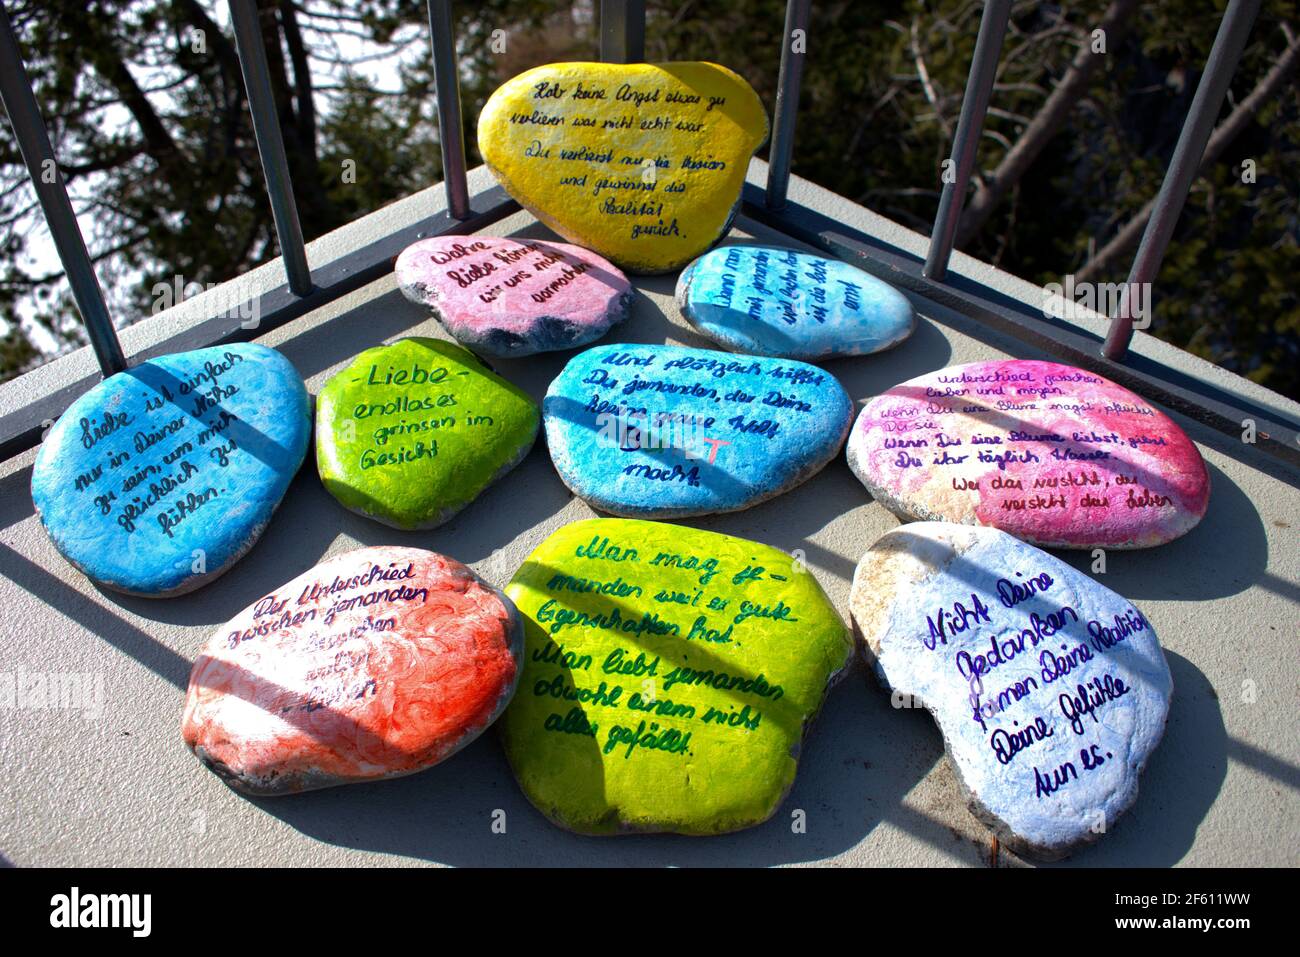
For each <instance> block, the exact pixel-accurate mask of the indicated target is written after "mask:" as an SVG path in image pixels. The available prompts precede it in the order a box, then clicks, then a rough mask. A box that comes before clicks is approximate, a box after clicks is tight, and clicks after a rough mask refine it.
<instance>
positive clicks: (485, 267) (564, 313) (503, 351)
mask: <svg viewBox="0 0 1300 957" xmlns="http://www.w3.org/2000/svg"><path fill="white" fill-rule="evenodd" d="M397 284H398V286H400V287H401V290H402V294H403V295H404V296H406V298H407V299H410V300H411V301H412V302H418V303H421V304H422V305H426V306H429V307H430V308H431V309H433V311H434V313H435V315H437V317H438V320H439V321H440V322H441V323H442V324H443V326H444V327H445V328H446V330H447V331H448V332H449V333H451V335H452V336H454V337H455V338H456V340H457V341H458V342H460V343H461V344H462V345H464V346H466V347H468V348H470V349H473V350H475V351H476V352H481V353H485V354H487V355H493V356H501V357H503V358H511V357H515V356H527V355H532V354H533V353H535V352H548V351H551V350H555V349H573V348H576V347H577V346H583V345H586V344H587V343H589V342H594V341H595V340H597V339H599V338H600V337H601V336H603V335H604V334H605V333H606V332H608V331H609V329H610V327H611V326H613V325H615V324H616V323H618V322H620V321H622V319H623V318H624V317H625V316H626V315H627V310H628V307H629V306H630V305H631V303H632V286H631V284H630V283H629V282H628V280H627V277H626V276H624V275H623V273H622V272H620V271H619V269H618V267H617V266H615V265H614V264H613V263H611V262H609V260H607V259H602V258H601V257H600V256H597V255H596V254H595V253H593V252H591V251H590V250H587V249H583V248H582V247H580V246H571V245H569V244H568V243H552V242H545V241H542V240H516V239H502V238H497V237H493V236H439V237H436V238H433V239H422V240H420V241H419V242H418V243H414V244H412V245H410V246H408V247H406V249H404V250H402V254H401V255H400V256H398V257H397Z"/></svg>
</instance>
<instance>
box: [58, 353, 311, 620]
mask: <svg viewBox="0 0 1300 957" xmlns="http://www.w3.org/2000/svg"><path fill="white" fill-rule="evenodd" d="M310 435H311V402H310V399H309V397H308V395H307V389H306V387H305V386H304V385H303V382H302V379H300V378H299V377H298V373H297V372H296V371H295V370H294V368H293V366H292V365H291V364H290V363H289V360H287V359H285V358H284V356H282V355H280V353H278V352H276V351H275V350H274V349H268V348H267V347H266V346H260V345H253V344H242V345H230V346H214V347H212V348H209V349H198V350H196V351H194V352H183V353H179V354H177V355H170V356H163V357H161V358H158V359H151V360H150V361H148V362H143V363H141V364H140V365H137V366H134V367H133V368H131V369H128V370H127V371H125V372H119V373H118V374H117V375H115V376H112V377H111V378H109V379H106V380H104V381H103V382H101V383H100V384H99V385H97V386H95V388H93V389H91V390H90V391H89V392H87V393H86V394H85V395H83V396H82V397H81V398H79V399H78V400H77V401H76V402H74V403H73V404H72V405H71V406H70V407H69V409H68V411H67V412H65V413H64V414H63V416H62V417H61V418H60V419H59V421H58V422H57V423H56V424H55V425H54V427H53V428H52V429H51V430H50V433H49V435H48V436H47V437H46V438H45V441H44V442H43V443H42V444H41V448H40V452H39V453H38V454H37V456H36V465H35V466H34V468H33V469H32V501H33V502H34V503H35V504H36V509H37V511H38V512H39V513H40V516H41V521H42V522H43V523H44V524H45V529H46V531H47V532H48V533H49V535H50V539H51V540H52V541H53V542H54V545H55V547H57V548H58V550H59V551H60V552H62V553H63V555H64V557H65V558H67V559H68V561H70V562H71V563H72V564H73V565H75V566H76V567H77V568H79V569H80V570H81V571H82V572H84V573H85V574H86V575H87V576H88V577H89V578H91V579H93V580H94V581H96V582H99V583H100V584H102V585H104V586H105V587H107V588H112V589H114V590H116V591H122V592H127V593H130V594H133V595H143V596H146V597H166V596H169V595H179V594H183V593H184V592H188V591H192V590H193V589H195V588H198V587H199V586H200V585H203V584H206V583H207V582H209V581H211V580H212V579H214V578H216V577H217V576H218V575H220V574H221V573H222V572H224V571H225V570H226V569H227V568H229V567H230V566H231V565H232V564H233V563H234V562H235V561H237V560H238V559H239V558H240V557H241V556H242V555H243V554H244V553H245V552H247V551H248V550H249V549H250V548H252V547H253V544H254V543H255V542H256V541H257V539H258V538H259V537H260V536H261V534H262V530H263V529H264V528H266V525H267V523H268V522H269V521H270V520H271V513H272V512H274V511H275V509H276V506H278V505H279V504H280V499H281V498H282V497H283V496H284V492H285V489H286V488H287V487H288V485H289V482H290V480H291V479H292V478H293V476H294V473H295V472H297V471H298V467H299V466H300V465H301V464H302V460H303V456H304V455H305V454H306V452H307V443H308V439H309V437H310Z"/></svg>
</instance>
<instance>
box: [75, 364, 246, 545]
mask: <svg viewBox="0 0 1300 957" xmlns="http://www.w3.org/2000/svg"><path fill="white" fill-rule="evenodd" d="M244 361H245V357H244V356H243V355H242V354H240V353H239V352H237V351H225V352H221V353H216V354H214V355H213V356H212V357H211V358H209V359H207V360H205V361H204V362H202V363H201V364H200V365H199V366H198V367H197V368H193V369H189V370H187V371H184V372H181V371H176V372H172V371H169V369H168V368H167V367H165V366H164V365H161V364H148V365H144V366H140V367H137V369H136V370H133V376H134V379H133V381H132V383H131V384H130V385H129V386H126V387H123V388H121V389H120V391H119V392H118V395H119V396H120V399H121V401H120V402H118V403H117V404H115V405H114V406H113V407H112V408H110V409H108V410H105V411H103V412H99V413H96V414H93V415H85V416H81V417H79V419H78V421H77V422H76V424H75V431H76V434H77V436H78V445H79V446H80V450H81V451H80V454H78V455H77V461H78V463H84V465H79V468H80V469H81V471H79V472H78V473H77V474H75V475H73V476H71V477H70V484H71V490H72V491H73V492H74V493H76V495H77V496H78V497H79V499H80V498H84V501H85V508H86V510H87V512H88V513H89V514H94V515H97V516H99V517H100V519H103V520H108V521H110V522H112V523H113V524H114V525H116V527H117V528H118V529H119V530H120V532H121V534H122V536H123V538H124V539H132V538H134V537H135V536H138V535H140V534H141V533H142V530H143V529H145V528H148V529H151V530H152V531H153V532H154V533H156V534H159V535H161V536H162V538H164V539H168V540H172V539H177V537H178V536H179V535H181V534H182V532H183V531H188V529H189V528H190V527H191V524H192V521H193V520H194V518H195V516H197V515H200V514H202V512H203V510H204V508H205V507H207V506H208V505H209V504H211V503H212V502H215V501H217V500H219V499H221V498H222V497H223V496H228V495H231V494H232V493H233V494H238V493H239V492H240V491H241V488H240V486H239V485H236V484H234V483H232V482H231V480H230V479H229V478H226V477H225V476H227V475H230V474H233V475H235V476H236V481H238V477H239V474H240V473H241V471H242V467H243V466H246V465H249V464H256V463H257V462H259V461H261V459H260V458H259V456H261V455H264V452H263V450H262V449H252V450H250V449H249V448H246V446H247V445H248V444H250V443H254V444H255V443H256V433H254V432H252V431H251V430H248V429H242V428H241V427H240V426H241V419H240V417H239V415H238V414H237V413H236V412H234V411H232V409H231V407H232V405H234V404H235V403H236V402H237V401H238V400H237V399H236V397H238V396H240V394H241V386H240V384H239V382H238V379H239V376H238V375H237V374H236V370H238V369H239V367H240V365H241V363H243V362H244ZM232 466H235V468H234V470H233V472H232V471H230V470H231V469H232ZM232 485H233V487H232ZM66 491H67V490H66V489H65V492H66ZM150 540H151V541H153V542H154V543H157V542H158V539H157V538H156V537H150ZM185 541H186V542H188V541H189V538H186V539H185Z"/></svg>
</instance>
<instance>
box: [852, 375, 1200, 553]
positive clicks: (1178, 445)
mask: <svg viewBox="0 0 1300 957" xmlns="http://www.w3.org/2000/svg"><path fill="white" fill-rule="evenodd" d="M848 459H849V465H850V466H851V467H852V469H853V471H854V472H855V473H856V474H857V476H858V478H859V479H861V480H862V483H863V484H864V485H865V486H866V487H867V489H868V490H869V491H870V492H871V494H872V495H874V496H875V497H876V498H877V499H879V501H880V502H881V504H883V505H885V506H886V507H887V508H889V509H891V510H892V511H894V512H895V513H897V514H899V515H901V516H902V517H903V518H905V519H922V520H930V519H934V520H943V521H949V522H961V523H964V524H967V525H991V526H994V527H996V528H1001V529H1003V530H1004V531H1008V532H1010V533H1011V534H1013V535H1015V536H1017V537H1019V538H1022V539H1024V540H1025V541H1028V542H1032V543H1034V544H1037V545H1046V546H1050V547H1059V548H1097V547H1101V548H1146V547H1148V546H1151V545H1160V544H1163V543H1165V542H1168V541H1171V540H1172V539H1175V538H1177V537H1178V536H1179V535H1183V534H1185V533H1186V532H1188V531H1189V530H1190V529H1192V528H1193V527H1194V526H1195V525H1196V523H1197V522H1199V521H1200V520H1201V517H1202V516H1203V515H1204V514H1205V509H1206V507H1207V506H1208V504H1209V498H1210V478H1209V474H1208V473H1207V472H1206V469H1205V462H1204V461H1202V459H1201V454H1200V452H1198V451H1197V449H1196V446H1195V445H1193V444H1192V442H1191V440H1190V439H1188V437H1187V436H1186V434H1184V432H1183V430H1182V429H1180V428H1179V427H1178V426H1177V425H1175V424H1174V423H1173V422H1172V421H1171V420H1170V419H1169V417H1168V416H1166V415H1165V414H1164V413H1162V412H1160V411H1159V410H1158V409H1156V408H1154V407H1152V406H1151V404H1150V403H1148V402H1147V401H1146V400H1145V399H1142V398H1140V397H1139V396H1137V395H1134V394H1133V393H1132V392H1130V391H1128V390H1127V389H1125V388H1122V387H1121V386H1118V385H1116V384H1115V383H1114V382H1111V381H1110V380H1108V379H1104V378H1102V377H1101V376H1098V375H1094V374H1093V373H1091V372H1085V371H1084V370H1082V369H1076V368H1073V367H1072V366H1064V365H1058V364H1056V363H1054V362H1030V361H1025V360H1020V359H1012V360H1009V361H1001V362H973V363H970V364H967V365H961V366H952V367H950V368H947V369H942V370H940V371H938V372H931V373H928V374H926V375H923V376H918V377H917V378H915V379H911V380H909V381H907V382H904V383H903V384H902V385H898V386H895V387H894V388H892V389H890V390H889V391H888V392H885V393H884V394H883V395H879V396H877V397H876V398H874V399H872V400H871V401H870V402H868V403H867V405H866V407H865V408H864V409H863V410H862V413H861V414H860V415H859V416H858V420H857V422H856V423H855V424H854V426H853V434H852V435H851V436H850V437H849V444H848Z"/></svg>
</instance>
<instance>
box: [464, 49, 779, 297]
mask: <svg viewBox="0 0 1300 957" xmlns="http://www.w3.org/2000/svg"><path fill="white" fill-rule="evenodd" d="M765 139H767V114H766V113H765V112H764V110H763V104H762V102H761V101H760V100H759V98H758V95H757V94H756V93H755V92H754V91H753V89H751V88H750V86H749V84H748V83H746V82H745V81H744V80H742V79H741V78H740V77H739V76H737V75H736V74H735V73H733V72H731V71H730V70H728V69H726V68H725V67H721V66H717V65H716V64H713V63H695V62H683V63H636V64H628V65H624V64H616V63H552V64H550V65H549V66H542V67H537V68H536V69H533V70H529V71H527V72H526V73H521V74H519V76H517V77H515V78H514V79H513V80H510V81H508V82H507V83H505V84H504V85H502V86H501V87H500V88H499V89H498V90H497V91H496V92H495V93H493V94H492V96H491V97H490V98H489V99H488V101H487V103H486V104H485V105H484V107H483V112H482V113H481V114H480V116H479V122H478V143H479V152H480V153H482V154H483V161H484V162H485V163H486V164H487V165H488V167H489V168H490V169H491V170H492V172H493V173H494V174H495V175H496V177H497V179H498V180H500V181H501V185H502V186H504V187H505V189H506V191H507V192H508V193H510V195H511V196H513V197H514V198H515V199H517V200H518V201H519V203H520V205H522V206H524V207H525V208H526V209H528V210H529V211H531V212H532V213H533V214H534V215H535V216H537V218H538V219H540V220H541V221H542V222H543V223H545V224H546V225H547V226H549V227H551V229H553V230H555V232H557V233H559V234H560V235H561V236H563V237H565V238H566V239H569V240H571V241H573V242H575V243H579V244H580V245H582V246H586V247H588V248H590V249H594V250H595V251H596V252H598V253H600V254H601V255H602V256H605V257H606V258H607V259H609V260H611V261H613V262H615V263H618V264H619V265H620V266H622V267H623V268H624V269H630V270H632V271H634V272H648V273H656V272H668V271H670V270H673V269H677V268H678V267H680V266H682V265H685V264H686V263H688V262H690V261H691V260H692V259H694V258H695V257H696V256H698V255H699V254H700V253H702V252H703V251H704V250H706V249H708V248H709V247H710V246H712V245H713V244H714V243H715V242H717V240H718V238H719V237H720V236H721V235H722V234H723V233H724V232H726V230H727V228H728V226H730V224H731V219H732V216H733V215H734V213H735V209H736V206H737V205H738V202H739V198H740V188H741V186H742V185H743V184H744V182H745V174H746V172H747V171H748V169H749V159H750V157H751V156H752V155H753V153H754V151H755V150H756V149H758V147H759V146H760V145H762V143H763V141H764V140H765Z"/></svg>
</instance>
